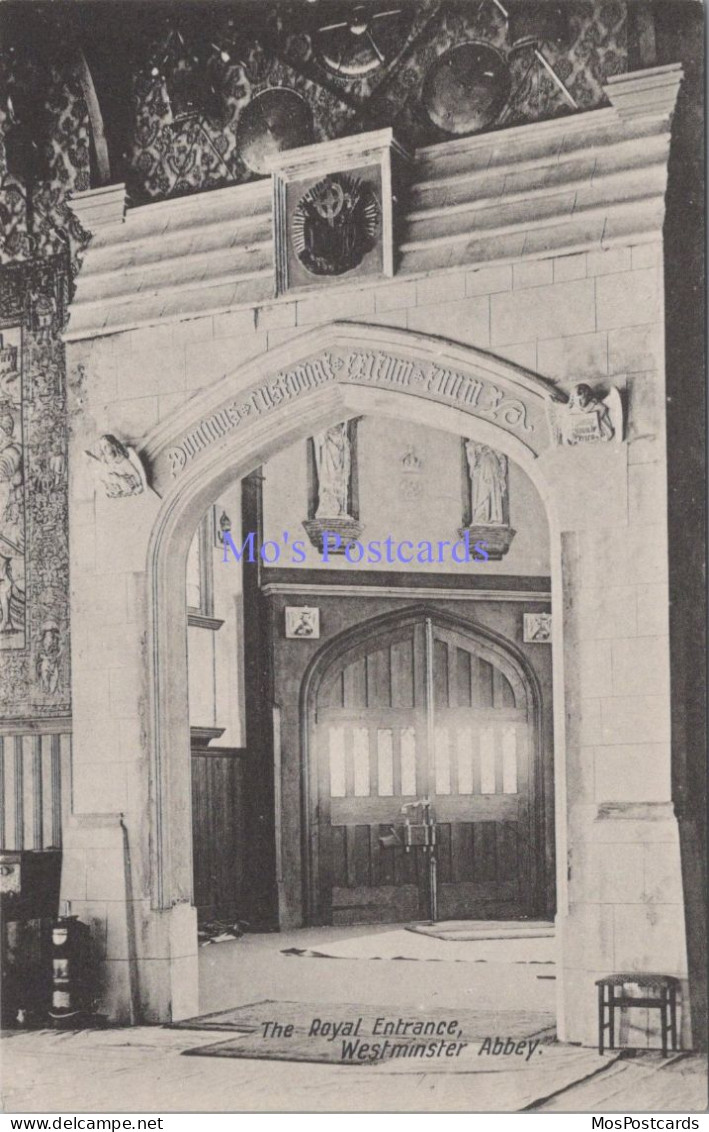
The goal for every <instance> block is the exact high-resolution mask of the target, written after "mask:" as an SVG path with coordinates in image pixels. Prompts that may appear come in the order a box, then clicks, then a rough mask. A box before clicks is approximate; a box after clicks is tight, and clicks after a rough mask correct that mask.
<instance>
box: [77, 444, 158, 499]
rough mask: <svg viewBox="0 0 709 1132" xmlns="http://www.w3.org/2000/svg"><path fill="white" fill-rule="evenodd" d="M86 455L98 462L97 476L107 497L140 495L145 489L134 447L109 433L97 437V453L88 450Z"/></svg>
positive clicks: (143, 476)
mask: <svg viewBox="0 0 709 1132" xmlns="http://www.w3.org/2000/svg"><path fill="white" fill-rule="evenodd" d="M86 455H87V456H90V457H91V459H92V460H96V462H97V463H98V465H99V468H98V477H99V479H100V480H101V483H102V484H103V486H104V490H105V492H106V495H107V496H108V498H109V499H118V498H121V497H123V496H125V495H140V493H141V492H143V491H145V488H146V486H147V484H146V479H145V472H144V471H143V466H142V464H141V462H140V460H139V459H138V456H137V455H136V453H135V451H134V449H132V448H129V447H128V446H127V445H125V444H122V443H121V441H120V440H118V439H117V438H116V437H115V436H112V435H111V433H104V435H103V436H101V437H99V442H98V455H97V454H96V453H95V452H89V451H88V450H87V452H86Z"/></svg>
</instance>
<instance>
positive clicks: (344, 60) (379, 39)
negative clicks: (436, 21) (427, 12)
mask: <svg viewBox="0 0 709 1132" xmlns="http://www.w3.org/2000/svg"><path fill="white" fill-rule="evenodd" d="M329 11H330V13H331V14H330V17H329V18H328V19H327V21H326V22H324V23H323V24H322V25H321V26H320V27H319V28H318V29H317V30H316V31H315V34H314V36H313V46H314V48H315V52H316V54H317V56H318V57H319V59H320V61H321V62H322V63H323V64H324V65H325V66H326V67H327V69H328V70H329V71H333V72H334V73H335V74H336V75H340V76H342V77H343V78H350V79H352V78H360V77H361V76H363V75H368V74H369V73H370V72H371V71H376V70H377V69H378V68H380V67H385V66H386V65H387V64H388V63H390V62H391V60H392V59H393V58H395V57H396V56H397V55H398V54H399V52H400V51H401V49H402V47H403V46H404V44H405V43H406V40H407V39H408V36H409V32H410V31H411V27H412V24H413V21H414V10H413V5H412V4H411V3H409V2H408V0H407V2H406V3H399V4H392V3H390V4H384V5H381V4H372V3H371V0H370V3H368V4H357V5H356V6H355V7H352V5H351V4H341V5H340V6H339V7H336V8H334V9H329ZM338 13H339V14H338Z"/></svg>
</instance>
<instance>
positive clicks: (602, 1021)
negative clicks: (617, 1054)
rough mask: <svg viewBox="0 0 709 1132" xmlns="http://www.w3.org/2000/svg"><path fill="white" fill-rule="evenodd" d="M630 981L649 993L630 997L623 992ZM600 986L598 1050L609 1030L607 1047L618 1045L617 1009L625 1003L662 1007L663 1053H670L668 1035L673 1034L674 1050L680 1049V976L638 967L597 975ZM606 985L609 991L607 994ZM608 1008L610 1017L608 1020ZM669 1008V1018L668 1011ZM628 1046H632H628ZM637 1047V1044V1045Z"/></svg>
mask: <svg viewBox="0 0 709 1132" xmlns="http://www.w3.org/2000/svg"><path fill="white" fill-rule="evenodd" d="M626 983H628V984H630V985H632V986H636V987H638V989H639V990H645V989H647V990H648V991H649V992H650V994H649V995H647V996H646V997H644V998H630V997H629V996H628V995H626V994H624V993H623V987H624V986H625V984H626ZM596 986H597V987H598V1052H599V1053H603V1048H604V1042H603V1037H604V1034H605V1032H606V1030H608V1037H609V1040H608V1049H615V1048H616V1046H615V1010H616V1007H623V1006H647V1007H653V1006H656V1007H657V1008H658V1010H659V1011H660V1032H661V1035H662V1056H663V1057H667V1035H668V1034H670V1035H671V1038H672V1051H673V1053H674V1052H675V1051H676V1050H677V1049H679V1046H678V1044H677V990H678V988H679V979H676V978H674V976H673V975H656V974H654V973H650V972H647V971H635V972H633V973H632V974H620V975H606V976H605V978H603V979H596ZM616 987H620V994H619V995H616V993H615V988H616ZM606 989H607V991H608V994H607V996H606ZM653 991H659V997H653V996H652V992H653ZM606 1009H607V1010H608V1019H607V1021H606ZM668 1011H669V1022H668V1021H667V1014H668ZM628 1048H633V1047H632V1046H631V1047H628ZM635 1048H637V1047H635Z"/></svg>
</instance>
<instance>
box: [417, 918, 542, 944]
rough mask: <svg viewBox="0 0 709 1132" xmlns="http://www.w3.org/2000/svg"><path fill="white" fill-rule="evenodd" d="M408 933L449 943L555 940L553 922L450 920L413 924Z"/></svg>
mask: <svg viewBox="0 0 709 1132" xmlns="http://www.w3.org/2000/svg"><path fill="white" fill-rule="evenodd" d="M406 930H407V932H417V933H418V934H419V935H428V936H433V937H434V938H435V939H445V940H479V939H554V925H553V923H552V922H551V921H550V920H448V921H444V922H443V923H440V924H411V925H410V926H407V928H406Z"/></svg>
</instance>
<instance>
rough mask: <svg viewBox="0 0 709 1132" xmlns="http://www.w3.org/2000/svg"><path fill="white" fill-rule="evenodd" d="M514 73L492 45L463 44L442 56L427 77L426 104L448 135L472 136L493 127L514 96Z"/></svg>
mask: <svg viewBox="0 0 709 1132" xmlns="http://www.w3.org/2000/svg"><path fill="white" fill-rule="evenodd" d="M511 86H512V83H511V79H510V71H509V67H508V66H507V62H506V60H505V58H504V56H503V55H502V53H501V52H500V51H498V50H497V48H496V47H493V46H492V44H490V43H462V44H460V45H459V46H458V47H452V48H451V49H450V50H449V51H446V52H445V53H444V54H443V55H441V57H440V59H438V60H437V61H436V62H435V63H434V65H433V67H431V69H430V71H429V72H428V74H427V75H426V79H425V81H424V84H423V93H422V96H421V97H422V102H423V105H424V107H425V109H426V112H427V114H428V116H429V118H430V119H431V121H432V122H433V123H434V125H436V126H438V127H439V128H440V129H441V130H444V131H445V132H446V133H447V134H472V133H475V132H476V131H477V130H483V129H485V127H486V126H490V125H491V124H492V123H493V122H494V121H495V120H496V119H497V118H498V117H499V115H500V113H501V112H502V109H503V108H504V106H505V103H506V102H507V99H508V98H509V96H510V90H511Z"/></svg>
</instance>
